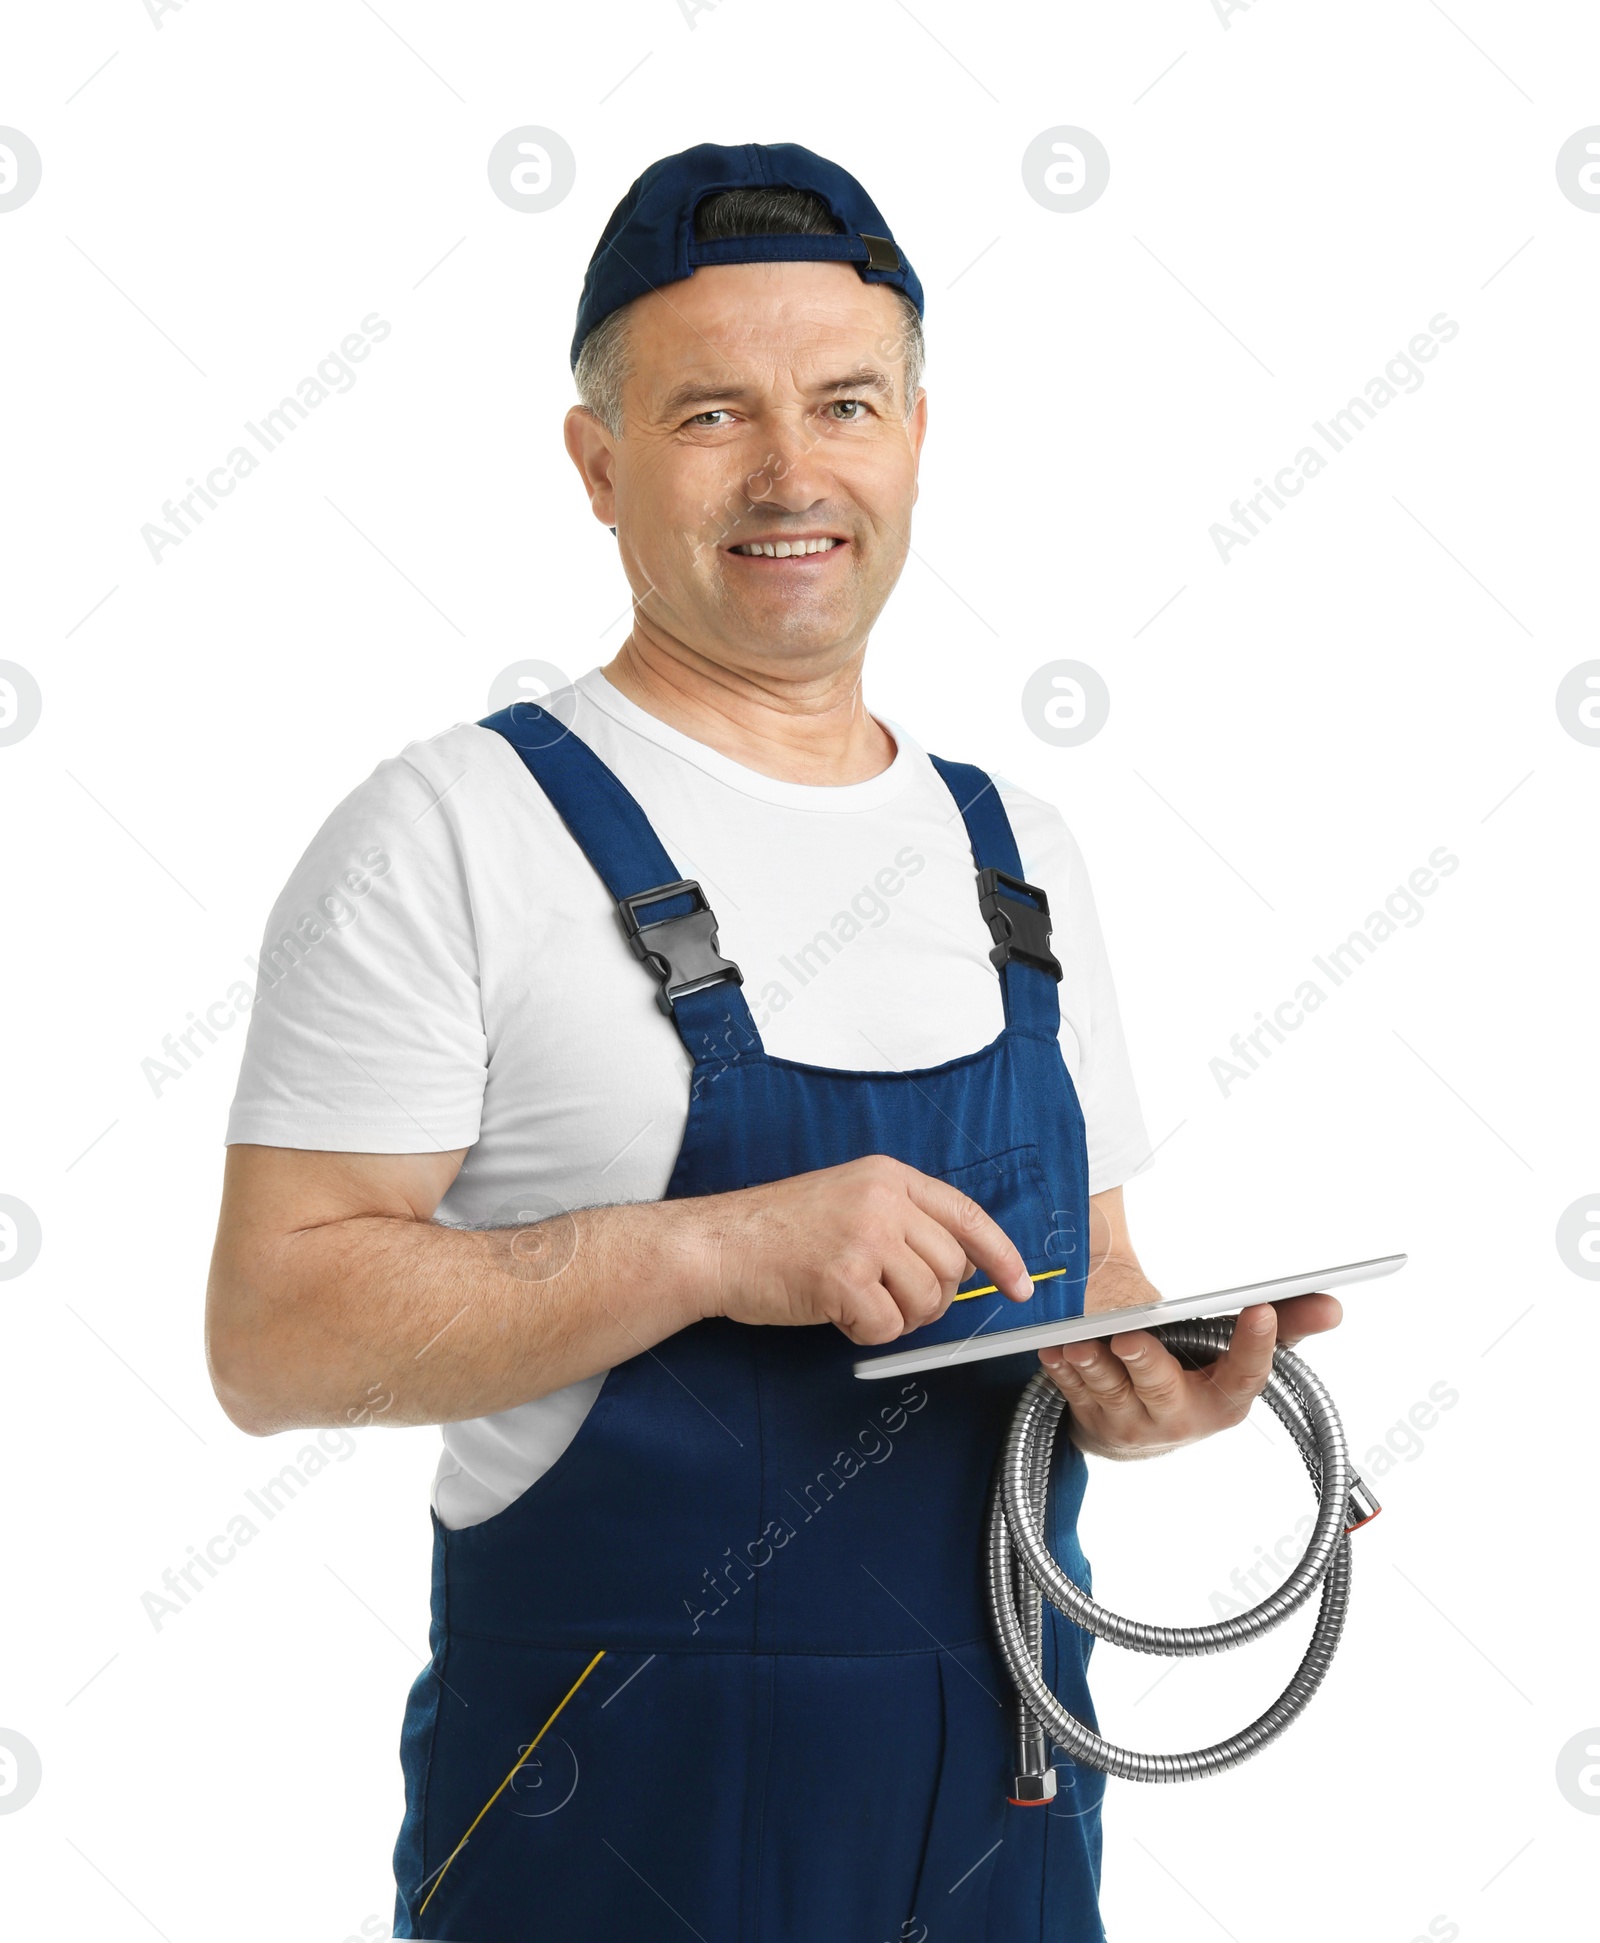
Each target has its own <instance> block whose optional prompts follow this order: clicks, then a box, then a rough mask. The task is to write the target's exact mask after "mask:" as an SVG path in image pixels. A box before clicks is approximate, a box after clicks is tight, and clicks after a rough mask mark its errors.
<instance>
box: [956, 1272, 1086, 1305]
mask: <svg viewBox="0 0 1600 1943" xmlns="http://www.w3.org/2000/svg"><path fill="white" fill-rule="evenodd" d="M1066 1272H1067V1271H1066V1270H1065V1269H1064V1268H1046V1269H1041V1270H1040V1272H1039V1273H1038V1274H1037V1275H1035V1276H1034V1277H1033V1279H1034V1281H1036V1282H1048V1281H1049V1280H1050V1277H1051V1276H1052V1275H1065V1274H1066ZM1030 1273H1031V1270H1030ZM999 1293H1000V1291H999V1289H998V1288H996V1287H995V1285H994V1283H993V1282H991V1283H990V1284H989V1286H988V1287H987V1288H986V1289H963V1290H962V1291H961V1293H960V1294H959V1295H958V1296H955V1297H953V1298H952V1300H954V1301H956V1302H970V1301H971V1300H972V1298H973V1297H974V1296H975V1295H998V1294H999Z"/></svg>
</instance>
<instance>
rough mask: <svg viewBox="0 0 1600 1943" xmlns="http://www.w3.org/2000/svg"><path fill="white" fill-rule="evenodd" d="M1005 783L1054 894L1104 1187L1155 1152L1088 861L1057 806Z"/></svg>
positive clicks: (1027, 857)
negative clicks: (1146, 1129) (1145, 1119)
mask: <svg viewBox="0 0 1600 1943" xmlns="http://www.w3.org/2000/svg"><path fill="white" fill-rule="evenodd" d="M999 788H1000V796H1001V800H1002V802H1003V803H1004V804H1005V807H1006V813H1007V815H1008V816H1009V817H1010V819H1011V824H1012V828H1013V830H1014V832H1015V834H1016V838H1017V848H1018V850H1019V852H1020V853H1021V857H1022V870H1023V875H1024V876H1025V877H1026V878H1027V879H1028V881H1029V882H1030V883H1034V884H1038V885H1039V886H1040V887H1041V889H1043V891H1044V892H1045V894H1046V896H1047V897H1048V898H1049V899H1050V922H1051V926H1052V931H1051V937H1050V947H1051V949H1052V950H1053V951H1054V952H1055V954H1056V956H1057V957H1058V958H1059V959H1060V960H1061V972H1062V977H1061V984H1060V986H1059V987H1058V991H1059V994H1060V999H1061V1039H1062V1051H1063V1054H1064V1055H1065V1057H1066V1060H1067V1064H1068V1067H1069V1069H1070V1070H1071V1072H1072V1075H1073V1082H1074V1084H1075V1085H1076V1087H1077V1090H1078V1102H1079V1105H1080V1106H1081V1107H1082V1108H1083V1119H1084V1127H1085V1133H1086V1137H1087V1141H1088V1148H1089V1192H1090V1193H1091V1194H1102V1193H1104V1192H1105V1191H1106V1190H1107V1189H1108V1188H1113V1187H1120V1186H1121V1185H1122V1184H1123V1182H1125V1181H1128V1180H1131V1179H1132V1178H1133V1176H1134V1175H1135V1174H1142V1173H1143V1172H1144V1171H1145V1169H1146V1168H1147V1167H1149V1166H1150V1165H1151V1163H1152V1161H1153V1159H1154V1155H1153V1154H1152V1152H1151V1147H1150V1136H1149V1134H1148V1133H1147V1132H1146V1131H1145V1124H1144V1115H1143V1113H1142V1111H1141V1110H1140V1106H1139V1094H1138V1089H1137V1088H1136V1087H1135V1085H1134V1080H1133V1064H1132V1061H1131V1060H1130V1058H1129V1056H1128V1043H1127V1039H1126V1038H1125V1036H1124V1034H1123V1030H1122V1015H1121V1013H1120V1012H1119V1011H1118V1009H1117V993H1116V987H1115V985H1114V983H1113V981H1112V977H1111V960H1110V956H1109V954H1108V953H1107V951H1106V942H1105V936H1104V934H1103V932H1102V931H1101V928H1100V916H1099V913H1098V911H1097V910H1096V909H1095V902H1094V893H1093V891H1092V890H1091V889H1090V885H1089V871H1088V867H1087V865H1086V864H1085V863H1084V860H1083V853H1082V851H1081V850H1080V849H1079V848H1078V845H1077V842H1076V840H1075V839H1074V837H1073V835H1072V832H1071V831H1070V830H1069V829H1068V828H1067V826H1066V823H1065V822H1064V821H1063V820H1062V817H1061V814H1060V812H1059V811H1057V810H1055V809H1053V808H1052V807H1051V806H1050V805H1049V804H1048V803H1044V802H1041V801H1040V800H1039V798H1038V797H1036V796H1031V795H1029V794H1028V793H1027V792H1026V791H1025V790H1020V789H1017V788H1016V787H1015V786H1014V785H1012V784H1009V783H1005V782H1000V784H999Z"/></svg>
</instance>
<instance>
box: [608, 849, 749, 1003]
mask: <svg viewBox="0 0 1600 1943" xmlns="http://www.w3.org/2000/svg"><path fill="white" fill-rule="evenodd" d="M673 897H692V898H694V900H695V909H694V910H692V911H684V912H682V913H681V914H680V915H679V916H677V917H671V918H657V919H656V920H655V921H654V922H653V923H652V922H650V921H649V920H648V919H643V918H641V917H640V915H639V912H640V908H641V907H642V906H648V905H651V904H663V903H665V902H666V901H667V900H668V899H669V898H673ZM617 909H618V910H619V911H620V912H621V913H622V928H623V930H624V931H625V932H626V933H627V934H628V945H629V948H630V949H631V950H632V952H633V955H634V957H635V958H637V959H638V960H639V961H640V963H641V964H645V965H648V966H649V967H650V969H651V971H653V972H654V973H655V975H656V977H657V978H659V979H660V980H661V989H660V991H658V992H657V993H656V1004H657V1005H659V1006H660V1007H661V1009H662V1011H663V1012H665V1013H666V1015H667V1017H668V1018H669V1019H670V1018H671V1017H672V1006H673V1001H674V1000H675V999H680V998H685V997H687V996H688V994H689V993H690V992H703V991H704V990H705V988H706V987H707V986H708V985H720V984H722V983H723V982H724V981H725V980H731V981H732V982H733V983H734V984H735V985H742V984H743V983H744V973H743V972H742V971H740V969H739V967H738V966H737V965H736V964H734V962H733V960H732V959H731V958H724V957H723V956H722V954H721V952H720V951H719V950H718V949H717V914H716V912H715V911H713V910H712V908H711V906H710V904H709V903H708V902H707V900H706V894H705V892H704V891H703V890H701V888H700V886H699V885H698V884H697V883H695V882H694V880H693V879H692V878H688V877H686V878H684V879H683V880H682V882H680V883H676V884H657V885H656V887H655V888H654V890H648V891H636V892H635V893H634V895H633V896H632V897H623V898H619V899H618V900H617Z"/></svg>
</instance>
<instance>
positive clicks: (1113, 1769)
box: [989, 1317, 1377, 1801]
mask: <svg viewBox="0 0 1600 1943" xmlns="http://www.w3.org/2000/svg"><path fill="white" fill-rule="evenodd" d="M1153 1333H1154V1334H1155V1335H1156V1336H1157V1337H1158V1338H1159V1339H1160V1340H1161V1341H1162V1342H1164V1343H1165V1344H1166V1346H1167V1347H1168V1348H1169V1349H1171V1350H1173V1351H1174V1352H1176V1353H1178V1354H1180V1355H1181V1356H1184V1357H1186V1358H1187V1359H1188V1360H1189V1361H1191V1362H1194V1363H1200V1364H1204V1363H1209V1362H1212V1361H1214V1360H1215V1359H1216V1357H1218V1356H1220V1355H1221V1353H1222V1352H1223V1350H1225V1349H1226V1348H1227V1346H1228V1343H1229V1340H1230V1339H1231V1337H1232V1334H1233V1319H1232V1318H1231V1317H1229V1318H1223V1319H1221V1320H1217V1321H1206V1322H1177V1323H1168V1324H1166V1325H1165V1327H1163V1328H1160V1329H1157V1330H1155V1331H1154V1332H1153ZM1263 1394H1264V1396H1265V1398H1266V1400H1267V1403H1268V1404H1269V1405H1270V1407H1271V1408H1272V1410H1273V1411H1274V1412H1275V1413H1276V1414H1277V1416H1278V1418H1279V1420H1280V1421H1281V1422H1282V1423H1283V1425H1284V1427H1285V1428H1286V1429H1287V1430H1288V1432H1289V1434H1290V1436H1292V1437H1293V1439H1294V1441H1295V1443H1296V1445H1297V1446H1298V1448H1299V1451H1300V1455H1301V1457H1302V1459H1303V1460H1304V1462H1305V1466H1306V1469H1307V1471H1308V1472H1309V1473H1310V1476H1311V1483H1312V1488H1313V1489H1314V1490H1315V1492H1316V1494H1317V1501H1318V1508H1317V1520H1316V1525H1315V1527H1314V1529H1313V1530H1312V1533H1311V1536H1310V1538H1309V1539H1308V1541H1307V1543H1306V1549H1305V1553H1304V1555H1303V1556H1302V1558H1301V1559H1300V1562H1299V1564H1298V1565H1296V1567H1295V1568H1294V1570H1293V1571H1292V1572H1291V1573H1290V1574H1289V1576H1288V1578H1287V1579H1285V1581H1284V1582H1283V1584H1282V1585H1281V1586H1279V1587H1278V1588H1277V1589H1276V1590H1275V1591H1274V1592H1271V1593H1269V1594H1268V1595H1267V1597H1266V1598H1264V1599H1263V1600H1261V1602H1260V1603H1259V1604H1258V1605H1255V1606H1252V1607H1251V1608H1250V1610H1249V1611H1248V1612H1243V1613H1239V1614H1237V1615H1235V1616H1234V1617H1233V1618H1230V1619H1219V1620H1216V1621H1214V1622H1213V1623H1212V1624H1210V1625H1206V1626H1157V1625H1151V1624H1149V1623H1147V1622H1145V1621H1142V1620H1137V1619H1124V1618H1122V1617H1121V1615H1120V1614H1118V1613H1114V1612H1108V1611H1107V1610H1106V1608H1105V1607H1104V1606H1100V1605H1097V1604H1096V1603H1095V1601H1094V1600H1093V1599H1091V1598H1090V1597H1089V1595H1088V1594H1087V1593H1086V1592H1084V1591H1083V1590H1082V1588H1081V1587H1079V1586H1078V1585H1076V1584H1075V1583H1074V1582H1073V1581H1072V1580H1071V1579H1070V1578H1069V1577H1068V1576H1067V1574H1066V1573H1065V1572H1064V1571H1063V1570H1062V1569H1061V1567H1060V1566H1059V1565H1058V1564H1057V1563H1056V1560H1055V1559H1054V1558H1053V1557H1052V1556H1051V1553H1050V1548H1049V1546H1048V1545H1047V1543H1046V1542H1045V1537H1044V1528H1045V1516H1046V1510H1047V1497H1048V1489H1049V1478H1050V1464H1051V1457H1052V1453H1053V1451H1054V1449H1055V1443H1056V1438H1057V1436H1058V1434H1059V1432H1060V1428H1061V1423H1062V1419H1063V1417H1064V1416H1065V1414H1066V1398H1065V1397H1064V1396H1063V1395H1062V1394H1061V1392H1060V1390H1059V1389H1057V1387H1056V1385H1055V1384H1054V1383H1053V1382H1052V1381H1051V1379H1050V1377H1049V1376H1048V1375H1046V1374H1045V1373H1044V1371H1042V1370H1041V1371H1039V1372H1038V1373H1037V1374H1036V1375H1035V1376H1034V1377H1033V1378H1032V1379H1031V1380H1030V1382H1029V1383H1028V1386H1027V1388H1026V1389H1025V1390H1024V1391H1023V1393H1022V1396H1021V1398H1020V1400H1019V1402H1018V1404H1017V1409H1016V1414H1015V1416H1014V1417H1013V1418H1012V1421H1011V1428H1010V1430H1009V1432H1008V1434H1007V1437H1006V1441H1005V1446H1004V1448H1003V1450H1002V1452H1001V1456H1000V1462H999V1466H998V1469H997V1472H996V1476H995V1484H994V1491H993V1494H992V1496H991V1498H990V1504H989V1606H990V1612H991V1616H992V1618H993V1620H994V1626H995V1632H996V1635H997V1637H998V1639H999V1644H1000V1651H1001V1655H1002V1657H1003V1658H1004V1660H1005V1663H1006V1667H1007V1670H1008V1671H1009V1673H1010V1675H1011V1680H1012V1684H1013V1685H1014V1686H1015V1688H1016V1692H1017V1789H1018V1794H1017V1796H1016V1797H1014V1798H1016V1799H1020V1800H1031V1801H1038V1800H1046V1799H1049V1798H1050V1796H1051V1795H1052V1794H1053V1792H1054V1789H1053V1783H1054V1774H1053V1772H1052V1771H1051V1769H1050V1764H1049V1758H1048V1755H1049V1744H1050V1742H1052V1741H1053V1742H1054V1743H1055V1745H1056V1746H1057V1747H1059V1748H1061V1749H1062V1750H1063V1751H1064V1752H1065V1753H1067V1754H1069V1755H1070V1756H1071V1757H1072V1759H1073V1760H1075V1761H1078V1762H1081V1763H1082V1764H1083V1765H1084V1766H1086V1767H1091V1768H1098V1769H1100V1770H1101V1771H1102V1772H1104V1773H1106V1774H1114V1775H1118V1776H1120V1777H1121V1778H1122V1779H1123V1780H1127V1781H1192V1780H1197V1779H1198V1778H1200V1777H1201V1776H1203V1775H1210V1774H1220V1773H1222V1772H1223V1771H1224V1770H1225V1769H1227V1768H1231V1767H1236V1766H1238V1764H1239V1763H1240V1762H1241V1761H1245V1760H1248V1759H1249V1757H1250V1756H1251V1755H1252V1754H1255V1753H1258V1752H1259V1751H1260V1750H1261V1749H1262V1748H1263V1747H1265V1746H1266V1745H1267V1744H1268V1742H1269V1741H1273V1740H1276V1738H1277V1737H1278V1735H1280V1734H1281V1733H1282V1732H1283V1730H1284V1729H1285V1728H1286V1727H1287V1726H1288V1725H1289V1724H1290V1722H1291V1721H1293V1720H1294V1719H1295V1718H1296V1717H1297V1716H1298V1715H1299V1714H1301V1713H1302V1712H1303V1711H1304V1710H1305V1708H1306V1707H1307V1706H1308V1705H1309V1703H1310V1701H1311V1698H1312V1695H1313V1694H1315V1692H1316V1691H1317V1688H1318V1687H1319V1686H1320V1685H1321V1684H1322V1681H1323V1678H1324V1676H1325V1675H1326V1673H1327V1671H1328V1668H1329V1666H1330V1665H1331V1663H1332V1660H1333V1655H1334V1652H1335V1650H1336V1648H1337V1647H1338V1644H1339V1635H1340V1633H1341V1632H1342V1631H1343V1630H1344V1619H1345V1611H1346V1609H1347V1607H1348V1605H1349V1601H1350V1539H1349V1532H1350V1531H1352V1530H1354V1529H1355V1527H1356V1526H1357V1525H1360V1524H1364V1523H1365V1522H1366V1521H1367V1519H1368V1518H1370V1517H1372V1516H1374V1515H1375V1513H1376V1510H1377V1504H1376V1500H1375V1499H1373V1498H1372V1497H1371V1495H1370V1493H1369V1492H1368V1491H1367V1490H1366V1487H1365V1485H1364V1484H1363V1482H1362V1480H1361V1479H1360V1478H1359V1477H1358V1476H1357V1475H1356V1473H1355V1471H1354V1469H1353V1468H1352V1466H1351V1462H1350V1452H1349V1448H1348V1446H1347V1445H1346V1442H1345V1435H1344V1427H1343V1425H1342V1424H1341V1423H1340V1421H1339V1413H1338V1411H1337V1410H1336V1409H1335V1408H1334V1405H1333V1399H1332V1398H1331V1397H1330V1396H1329V1394H1328V1392H1327V1390H1326V1389H1325V1388H1324V1387H1323V1385H1322V1383H1321V1382H1320V1381H1319V1379H1318V1378H1317V1376H1316V1375H1315V1373H1314V1372H1313V1371H1312V1370H1311V1369H1310V1368H1308V1366H1307V1365H1306V1364H1305V1363H1304V1362H1302V1360H1301V1359H1300V1358H1299V1357H1298V1356H1297V1355H1296V1354H1295V1353H1294V1351H1293V1350H1290V1349H1283V1348H1280V1349H1278V1350H1277V1351H1275V1352H1274V1355H1273V1359H1272V1372H1271V1375H1270V1376H1269V1377H1268V1379H1267V1385H1266V1389H1265V1391H1264V1392H1263ZM1352 1493H1354V1496H1352ZM1319 1586H1320V1588H1321V1592H1322V1599H1321V1604H1320V1606H1319V1607H1318V1611H1317V1619H1316V1625H1315V1627H1314V1629H1313V1631H1312V1635H1311V1642H1310V1644H1309V1645H1308V1646H1307V1648H1306V1651H1305V1655H1304V1657H1303V1658H1302V1659H1301V1661H1300V1664H1299V1666H1298V1667H1297V1668H1296V1669H1295V1673H1294V1677H1293V1678H1292V1679H1291V1680H1290V1682H1289V1684H1288V1685H1287V1686H1286V1687H1285V1688H1284V1690H1283V1692H1282V1693H1281V1694H1279V1696H1278V1698H1277V1699H1276V1700H1275V1701H1273V1703H1272V1705H1271V1706H1270V1707H1268V1708H1267V1710H1266V1712H1265V1713H1263V1714H1262V1715H1261V1716H1260V1717H1259V1718H1258V1719H1256V1720H1254V1721H1252V1722H1251V1723H1250V1725H1249V1726H1248V1727H1245V1728H1243V1729H1241V1731H1240V1732H1239V1733H1237V1734H1234V1735H1231V1736H1230V1737H1229V1738H1228V1739H1227V1740H1225V1741H1218V1742H1217V1743H1216V1744H1215V1745H1213V1746H1211V1747H1201V1748H1196V1749H1194V1750H1193V1751H1192V1752H1191V1753H1187V1754H1142V1753H1139V1752H1137V1751H1136V1750H1134V1749H1132V1748H1124V1747H1117V1746H1115V1745H1113V1743H1111V1742H1110V1741H1107V1740H1102V1739H1101V1737H1100V1736H1099V1735H1098V1734H1096V1733H1095V1732H1094V1731H1093V1730H1092V1729H1091V1728H1090V1727H1088V1726H1086V1725H1085V1724H1084V1722H1082V1721H1081V1720H1079V1719H1078V1718H1077V1717H1076V1716H1075V1715H1073V1714H1070V1713H1068V1711H1067V1710H1066V1708H1065V1707H1063V1706H1062V1704H1061V1702H1060V1701H1059V1700H1058V1699H1057V1698H1056V1696H1055V1694H1054V1693H1052V1692H1051V1690H1050V1687H1049V1685H1048V1684H1047V1682H1046V1680H1045V1677H1044V1672H1043V1668H1042V1664H1041V1646H1042V1638H1043V1607H1044V1601H1045V1600H1046V1599H1048V1600H1049V1601H1050V1603H1051V1604H1052V1605H1053V1606H1055V1607H1056V1608H1057V1609H1058V1610H1059V1611H1061V1612H1063V1613H1065V1614H1066V1616H1067V1617H1068V1618H1069V1619H1071V1620H1072V1621H1073V1622H1074V1623H1075V1624H1076V1625H1079V1626H1081V1627H1083V1628H1084V1630H1085V1631H1086V1632H1090V1633H1093V1634H1094V1635H1095V1636H1096V1638H1098V1639H1104V1640H1110V1641H1112V1642H1113V1643H1114V1644H1116V1645H1119V1646H1127V1647H1131V1648H1132V1649H1133V1651H1134V1652H1136V1653H1154V1654H1159V1655H1163V1656H1166V1657H1183V1656H1188V1655H1191V1654H1198V1653H1222V1652H1226V1651H1228V1650H1229V1649H1230V1648H1231V1647H1235V1646H1239V1645H1242V1644H1243V1643H1244V1642H1245V1641H1246V1640H1250V1639H1257V1638H1259V1637H1260V1636H1261V1635H1262V1634H1263V1633H1266V1632H1270V1631H1271V1629H1272V1628H1273V1627H1274V1626H1278V1625H1281V1624H1282V1622H1283V1621H1284V1620H1285V1619H1287V1618H1288V1617H1289V1615H1290V1614H1291V1613H1293V1612H1297V1611H1298V1610H1299V1608H1300V1607H1301V1606H1303V1605H1304V1604H1305V1603H1306V1601H1307V1600H1308V1599H1309V1598H1310V1597H1311V1595H1312V1593H1313V1592H1315V1591H1316V1590H1317V1589H1318V1587H1319Z"/></svg>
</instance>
